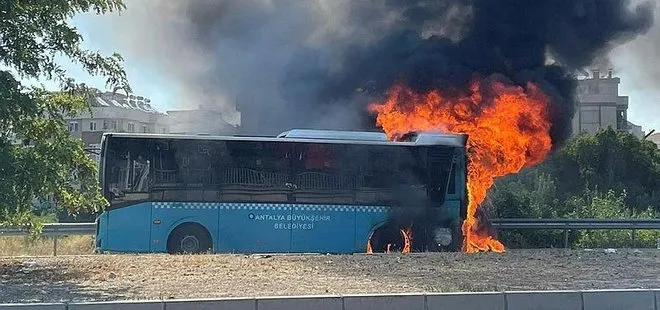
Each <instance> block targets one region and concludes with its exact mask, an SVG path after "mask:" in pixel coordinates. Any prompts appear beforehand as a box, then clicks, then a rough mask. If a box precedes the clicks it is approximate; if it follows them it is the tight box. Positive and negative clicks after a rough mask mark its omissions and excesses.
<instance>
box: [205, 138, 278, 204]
mask: <svg viewBox="0 0 660 310" xmlns="http://www.w3.org/2000/svg"><path fill="white" fill-rule="evenodd" d="M224 143H226V147H227V150H228V153H229V156H230V158H231V161H229V162H226V163H225V164H224V165H222V166H220V167H218V176H219V183H220V184H219V185H220V190H221V191H222V197H223V199H225V200H228V201H246V202H249V201H254V202H259V201H262V202H266V201H267V202H273V203H275V202H287V201H289V197H288V192H289V191H290V186H289V184H291V180H290V173H291V169H290V168H291V167H290V165H291V164H290V161H291V145H290V144H288V143H265V142H260V141H226V142H224Z"/></svg>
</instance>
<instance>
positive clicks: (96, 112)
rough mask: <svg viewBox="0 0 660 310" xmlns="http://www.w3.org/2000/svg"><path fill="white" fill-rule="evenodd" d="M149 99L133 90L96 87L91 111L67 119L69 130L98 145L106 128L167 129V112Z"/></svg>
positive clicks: (140, 130) (117, 130)
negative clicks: (157, 109) (123, 92)
mask: <svg viewBox="0 0 660 310" xmlns="http://www.w3.org/2000/svg"><path fill="white" fill-rule="evenodd" d="M149 102H150V100H149V99H148V98H145V97H142V96H136V95H133V94H130V95H128V96H127V95H125V94H122V93H112V92H101V91H97V93H96V95H95V96H94V97H93V98H92V99H91V106H92V108H91V113H90V112H88V111H85V112H83V113H81V114H79V115H78V116H77V117H76V118H73V119H69V120H68V122H69V124H68V126H69V132H70V133H71V135H73V136H75V137H78V138H80V139H82V140H83V142H84V143H85V145H86V146H87V147H88V148H90V149H99V148H100V143H101V137H102V136H103V133H106V132H141V133H169V121H168V117H167V114H165V113H162V112H158V111H156V110H155V109H154V108H153V107H151V105H150V104H149ZM97 159H98V158H97Z"/></svg>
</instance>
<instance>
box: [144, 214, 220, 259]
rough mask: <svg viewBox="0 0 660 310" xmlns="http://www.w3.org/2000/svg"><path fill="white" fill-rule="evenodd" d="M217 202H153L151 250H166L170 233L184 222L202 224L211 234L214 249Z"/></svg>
mask: <svg viewBox="0 0 660 310" xmlns="http://www.w3.org/2000/svg"><path fill="white" fill-rule="evenodd" d="M220 207H221V205H220V204H219V203H202V202H154V203H153V219H152V220H151V221H149V223H150V224H151V250H152V251H153V252H166V251H167V239H168V237H169V236H170V233H171V232H172V231H173V230H174V229H175V228H176V227H177V226H179V225H181V224H184V223H197V224H200V225H202V226H204V227H205V228H206V229H207V230H208V231H209V234H210V235H211V239H212V244H213V248H214V250H215V249H217V246H215V244H217V241H218V210H219V208H220Z"/></svg>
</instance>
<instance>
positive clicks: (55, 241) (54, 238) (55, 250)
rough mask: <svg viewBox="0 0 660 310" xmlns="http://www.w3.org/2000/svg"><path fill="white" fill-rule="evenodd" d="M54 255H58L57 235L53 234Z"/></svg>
mask: <svg viewBox="0 0 660 310" xmlns="http://www.w3.org/2000/svg"><path fill="white" fill-rule="evenodd" d="M53 256H57V235H55V236H53Z"/></svg>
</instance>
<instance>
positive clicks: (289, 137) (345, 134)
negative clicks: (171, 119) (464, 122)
mask: <svg viewBox="0 0 660 310" xmlns="http://www.w3.org/2000/svg"><path fill="white" fill-rule="evenodd" d="M103 135H104V136H112V137H124V138H146V139H181V140H231V141H265V142H278V141H288V142H312V143H339V144H380V145H382V144H390V145H391V144H395V145H402V146H403V145H408V146H422V145H446V146H454V147H465V144H466V143H467V135H465V134H444V133H436V132H421V133H412V134H410V135H407V137H406V138H405V139H403V140H402V141H396V142H394V141H391V140H388V139H387V136H386V135H385V133H383V132H372V131H343V130H318V129H291V130H288V131H285V132H283V133H281V134H279V135H277V137H263V136H215V135H207V134H200V135H184V134H149V133H104V134H103Z"/></svg>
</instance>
